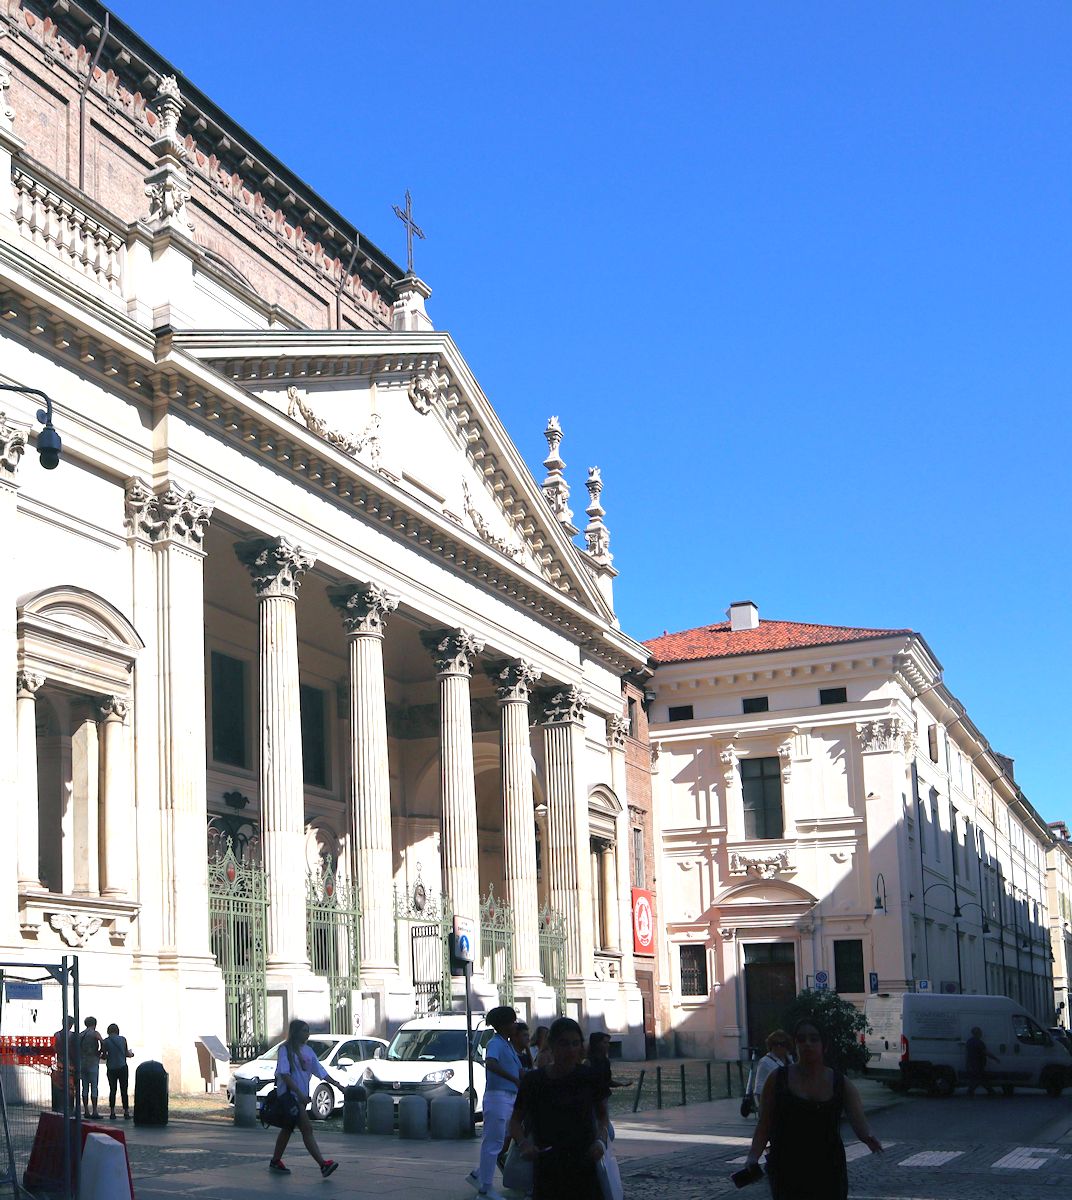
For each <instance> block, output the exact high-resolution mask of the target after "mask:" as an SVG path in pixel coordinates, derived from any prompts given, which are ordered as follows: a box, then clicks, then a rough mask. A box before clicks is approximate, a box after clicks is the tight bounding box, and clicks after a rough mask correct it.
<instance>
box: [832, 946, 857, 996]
mask: <svg viewBox="0 0 1072 1200" xmlns="http://www.w3.org/2000/svg"><path fill="white" fill-rule="evenodd" d="M834 990H835V991H838V992H840V993H841V994H842V995H844V994H845V993H846V992H862V991H863V990H864V944H863V942H862V941H860V940H859V938H854V939H852V940H851V941H849V940H846V941H841V942H835V943H834Z"/></svg>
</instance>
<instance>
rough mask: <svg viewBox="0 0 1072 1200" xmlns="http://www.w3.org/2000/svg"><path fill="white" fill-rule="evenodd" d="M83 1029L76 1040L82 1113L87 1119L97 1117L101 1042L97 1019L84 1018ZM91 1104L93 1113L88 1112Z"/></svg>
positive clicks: (98, 1114)
mask: <svg viewBox="0 0 1072 1200" xmlns="http://www.w3.org/2000/svg"><path fill="white" fill-rule="evenodd" d="M83 1024H84V1025H85V1029H83V1030H82V1034H81V1037H79V1039H78V1052H79V1057H80V1058H81V1060H82V1064H81V1075H82V1111H83V1112H84V1113H85V1114H86V1116H87V1117H99V1116H100V1113H99V1112H97V1085H98V1083H99V1081H100V1064H101V1046H102V1044H103V1040H102V1038H101V1035H100V1034H99V1033H98V1032H97V1018H96V1017H86V1019H85V1021H84V1022H83ZM91 1100H92V1103H93V1111H92V1112H90V1111H89V1105H90V1101H91Z"/></svg>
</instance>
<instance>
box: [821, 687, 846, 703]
mask: <svg viewBox="0 0 1072 1200" xmlns="http://www.w3.org/2000/svg"><path fill="white" fill-rule="evenodd" d="M848 698H849V697H848V693H847V692H846V691H845V689H844V688H820V689H819V703H820V704H844V703H845V702H846V701H847V700H848Z"/></svg>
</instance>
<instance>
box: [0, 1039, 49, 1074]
mask: <svg viewBox="0 0 1072 1200" xmlns="http://www.w3.org/2000/svg"><path fill="white" fill-rule="evenodd" d="M55 1064H56V1039H55V1038H53V1037H0V1066H5V1067H52V1066H55Z"/></svg>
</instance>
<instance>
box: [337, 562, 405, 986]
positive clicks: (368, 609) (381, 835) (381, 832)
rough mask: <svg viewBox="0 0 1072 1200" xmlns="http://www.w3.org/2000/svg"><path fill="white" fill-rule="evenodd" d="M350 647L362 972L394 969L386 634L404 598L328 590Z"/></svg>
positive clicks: (353, 860)
mask: <svg viewBox="0 0 1072 1200" xmlns="http://www.w3.org/2000/svg"><path fill="white" fill-rule="evenodd" d="M328 598H329V599H330V600H331V603H332V604H334V605H335V607H336V608H337V609H338V610H339V613H340V614H341V616H342V620H343V624H344V625H345V626H346V633H347V638H348V641H349V644H350V763H351V771H350V804H349V808H350V811H349V826H350V870H351V872H352V873H353V882H354V883H355V885H357V886H358V887H359V888H360V889H361V973H362V975H363V976H366V975H369V974H371V975H380V976H382V975H383V974H384V973H385V972H388V971H394V970H395V955H394V912H393V911H392V906H391V888H390V882H391V879H392V877H393V871H394V861H393V857H392V846H391V773H390V768H389V764H388V759H387V696H386V693H385V690H384V681H383V638H384V632H385V621H386V618H387V616H388V615H389V614H390V613H392V612H394V610H395V609H396V608H397V607H398V598H397V597H395V596H389V595H388V594H387V592H386V591H385V590H384V589H383V588H382V587H380V586H379V585H378V584H374V583H359V584H354V585H352V586H345V587H332V588H328Z"/></svg>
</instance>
